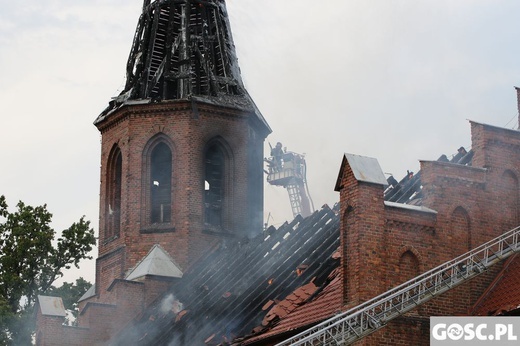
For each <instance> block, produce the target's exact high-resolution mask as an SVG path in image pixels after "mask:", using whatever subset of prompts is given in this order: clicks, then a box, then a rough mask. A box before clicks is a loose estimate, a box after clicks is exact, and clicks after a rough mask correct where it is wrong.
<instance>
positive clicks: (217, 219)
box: [94, 0, 271, 292]
mask: <svg viewBox="0 0 520 346" xmlns="http://www.w3.org/2000/svg"><path fill="white" fill-rule="evenodd" d="M126 71H127V72H126V86H125V88H124V90H123V91H122V92H121V94H120V95H119V96H118V97H116V98H114V99H113V100H112V101H111V102H110V104H109V106H108V107H107V109H105V110H104V111H103V112H102V113H101V115H100V116H99V117H98V118H97V119H96V121H95V123H94V124H95V125H96V127H97V128H98V129H99V131H100V132H101V134H102V146H101V192H100V223H99V257H98V259H97V264H96V282H97V285H96V290H97V291H98V292H100V290H105V289H106V288H107V287H108V286H109V285H110V284H111V283H112V282H113V280H114V279H121V278H124V277H125V274H126V273H127V272H128V270H129V269H131V268H133V267H134V266H135V265H136V264H137V263H138V262H139V261H140V260H142V259H143V257H145V256H146V254H147V253H148V252H149V251H150V249H151V248H152V247H153V246H154V245H155V244H158V245H160V246H161V247H162V248H163V249H164V250H165V251H166V252H168V254H169V255H170V256H171V257H172V258H173V260H174V261H175V263H177V264H178V265H179V266H180V268H181V269H182V268H186V267H187V266H188V265H189V264H191V263H193V261H195V260H196V259H197V258H198V257H200V255H201V254H203V253H204V252H205V251H206V250H207V249H208V248H209V247H210V246H212V245H213V244H216V243H218V242H221V241H224V240H225V239H227V238H229V237H233V238H245V237H249V236H251V235H253V234H256V233H257V232H259V231H260V230H261V227H262V211H263V210H262V209H263V142H264V140H265V138H266V136H267V135H268V134H269V133H270V131H271V130H270V128H269V125H268V124H267V122H266V121H265V120H264V118H263V117H262V115H261V114H260V112H259V111H258V109H257V108H256V106H255V104H254V102H253V101H252V100H251V98H250V96H249V95H248V93H247V91H246V90H245V89H244V86H243V83H242V80H241V77H240V70H239V67H238V63H237V58H236V54H235V49H234V44H233V39H232V36H231V31H230V25H229V21H228V15H227V11H226V5H225V1H224V0H207V1H195V0H185V1H178V0H175V1H173V0H167V1H153V2H151V1H150V0H145V1H144V4H143V12H142V15H141V16H140V19H139V23H138V25H137V29H136V33H135V36H134V41H133V45H132V49H131V51H130V56H129V59H128V63H127V66H126Z"/></svg>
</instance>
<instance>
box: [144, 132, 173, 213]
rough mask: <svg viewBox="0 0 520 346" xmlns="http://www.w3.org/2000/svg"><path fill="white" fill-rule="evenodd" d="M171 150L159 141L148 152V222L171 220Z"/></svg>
mask: <svg viewBox="0 0 520 346" xmlns="http://www.w3.org/2000/svg"><path fill="white" fill-rule="evenodd" d="M171 187H172V152H171V150H170V148H169V147H168V145H166V144H165V143H164V142H159V143H158V144H157V145H155V146H154V147H153V149H152V151H151V154H150V181H149V188H150V223H169V222H171V217H172V215H171V210H172V208H171V205H172V191H171V190H172V189H171Z"/></svg>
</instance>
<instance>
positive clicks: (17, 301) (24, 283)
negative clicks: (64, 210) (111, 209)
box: [0, 196, 95, 344]
mask: <svg viewBox="0 0 520 346" xmlns="http://www.w3.org/2000/svg"><path fill="white" fill-rule="evenodd" d="M51 219H52V214H51V213H50V212H48V211H47V206H46V205H43V206H38V207H32V206H28V205H25V204H24V203H23V202H21V201H20V202H18V204H17V206H16V211H14V212H9V211H8V206H7V202H6V200H5V197H4V196H0V327H1V328H2V329H1V330H0V332H2V335H1V336H0V342H1V341H2V338H4V340H5V339H7V340H10V341H11V342H13V343H15V344H24V342H26V341H27V338H28V337H29V334H30V333H29V334H28V333H27V330H26V328H22V325H23V326H26V321H27V320H28V317H27V316H29V315H30V314H31V313H32V307H33V306H34V302H35V300H36V297H37V295H38V294H44V293H46V291H47V290H48V289H49V288H50V287H51V285H52V283H53V282H54V281H55V280H56V279H57V278H58V277H60V276H62V275H63V274H62V271H63V270H64V269H68V268H70V267H71V266H72V265H75V266H76V267H78V263H79V262H80V261H81V260H82V259H85V258H91V256H88V253H89V251H90V250H92V247H93V245H94V244H95V238H94V231H93V229H92V228H90V222H89V221H85V219H84V217H82V218H81V219H80V220H79V221H78V222H75V223H73V224H72V226H70V227H69V228H67V229H66V230H64V231H63V232H62V233H61V237H59V238H58V239H55V236H56V232H55V231H54V229H52V228H51V227H50V223H51Z"/></svg>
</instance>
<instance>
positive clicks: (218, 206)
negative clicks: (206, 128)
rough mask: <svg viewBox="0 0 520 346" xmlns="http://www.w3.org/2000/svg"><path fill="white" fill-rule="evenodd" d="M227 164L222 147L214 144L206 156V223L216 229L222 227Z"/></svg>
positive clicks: (216, 143)
mask: <svg viewBox="0 0 520 346" xmlns="http://www.w3.org/2000/svg"><path fill="white" fill-rule="evenodd" d="M225 164H226V163H225V155H224V151H223V150H222V147H221V145H220V144H219V143H218V142H213V143H212V144H211V145H210V146H209V147H208V148H207V150H206V154H205V156H204V222H205V223H206V224H208V225H211V226H215V227H222V217H223V215H222V214H223V209H224V208H223V207H224V198H225V193H224V192H225V188H226V186H225Z"/></svg>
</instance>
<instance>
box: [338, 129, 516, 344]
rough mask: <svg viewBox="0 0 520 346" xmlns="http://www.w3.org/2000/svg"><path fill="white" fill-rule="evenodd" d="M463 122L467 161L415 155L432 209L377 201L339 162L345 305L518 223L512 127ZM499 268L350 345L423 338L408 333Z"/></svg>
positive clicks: (463, 308)
mask: <svg viewBox="0 0 520 346" xmlns="http://www.w3.org/2000/svg"><path fill="white" fill-rule="evenodd" d="M471 129H472V149H473V150H474V151H475V155H474V158H473V166H472V167H466V166H462V165H456V164H451V163H445V162H437V161H422V162H421V178H422V179H421V181H422V185H423V195H424V197H423V200H422V205H423V206H424V207H427V208H429V209H431V210H434V211H436V213H432V212H429V211H420V210H410V209H405V208H402V207H399V206H398V205H393V204H391V205H386V206H385V205H384V202H383V200H382V195H383V186H382V185H377V184H366V183H363V182H358V181H356V179H355V177H354V175H353V174H352V171H351V170H350V168H349V167H348V162H345V161H344V162H343V165H347V167H345V166H344V167H342V172H343V177H342V184H341V186H342V188H341V189H340V200H341V215H342V216H343V220H342V224H341V236H342V248H343V259H342V260H343V262H344V263H343V264H342V267H343V270H344V272H343V275H344V300H345V303H346V308H348V307H350V306H352V305H355V304H357V303H359V302H362V301H365V300H367V299H370V298H372V297H375V296H377V295H378V294H380V293H383V292H384V291H386V290H388V289H390V288H392V287H395V286H396V285H398V284H400V283H403V282H405V281H407V280H408V279H409V278H410V277H411V276H412V275H414V274H415V273H420V272H424V271H426V270H429V269H431V268H433V267H435V266H437V265H439V264H441V263H443V262H445V261H448V260H450V259H452V258H455V257H457V256H459V255H461V254H463V253H465V252H467V251H468V250H470V249H471V248H474V247H476V246H478V245H480V244H482V243H484V242H486V241H488V240H490V239H492V238H494V237H496V236H498V235H499V234H501V233H503V232H505V231H508V230H509V229H511V228H513V227H516V226H518V221H519V183H518V177H520V132H518V131H516V130H508V129H502V128H497V127H493V126H489V125H483V124H478V123H474V122H471ZM499 269H500V268H499V266H498V267H496V268H493V269H492V270H490V271H489V272H487V273H485V274H483V275H481V276H479V277H478V278H476V279H474V280H472V281H471V282H470V283H467V284H464V285H462V286H459V287H457V288H456V289H453V290H451V291H450V292H448V293H446V294H444V295H443V296H441V297H438V298H435V299H434V300H432V301H431V302H429V303H427V304H425V305H423V306H421V307H420V308H419V309H417V310H416V311H414V312H411V313H408V314H407V315H405V317H402V318H400V319H398V320H397V321H396V322H393V323H391V324H390V325H389V326H387V327H385V328H383V329H382V330H380V331H378V332H376V333H375V334H373V335H372V336H370V337H368V338H366V339H363V340H361V341H360V342H359V343H357V344H359V345H410V344H427V340H428V339H427V338H426V336H427V335H419V336H414V335H416V333H418V332H420V333H422V334H424V333H426V334H427V333H429V326H428V319H427V318H428V317H429V316H435V315H440V316H444V315H455V316H456V315H465V314H468V313H469V311H470V309H471V307H472V305H473V304H474V303H475V302H476V300H477V299H478V297H480V295H481V294H482V293H483V292H484V290H485V288H486V287H487V286H488V285H489V284H490V283H491V281H492V280H493V277H494V275H496V273H497V272H498V270H499ZM407 325H408V327H404V326H407ZM399 335H402V337H399ZM417 338H419V339H417ZM423 339H424V340H423ZM421 340H422V341H421Z"/></svg>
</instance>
